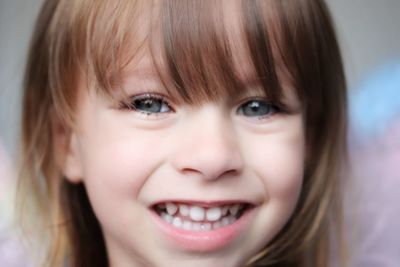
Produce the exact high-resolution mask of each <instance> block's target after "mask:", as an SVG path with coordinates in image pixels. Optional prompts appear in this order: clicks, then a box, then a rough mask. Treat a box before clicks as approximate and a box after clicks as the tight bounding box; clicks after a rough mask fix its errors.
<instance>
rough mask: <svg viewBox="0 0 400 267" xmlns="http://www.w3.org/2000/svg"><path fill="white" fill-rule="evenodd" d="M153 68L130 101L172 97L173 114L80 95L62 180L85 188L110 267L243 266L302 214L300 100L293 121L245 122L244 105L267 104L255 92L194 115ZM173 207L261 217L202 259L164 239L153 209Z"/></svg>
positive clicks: (142, 75)
mask: <svg viewBox="0 0 400 267" xmlns="http://www.w3.org/2000/svg"><path fill="white" fill-rule="evenodd" d="M239 54H240V53H239ZM151 62H152V61H151V56H150V54H149V53H146V52H145V53H144V55H143V56H142V57H141V58H140V60H138V61H137V62H135V63H136V64H135V67H134V68H131V70H132V71H130V72H128V74H127V75H126V77H125V80H124V88H126V92H127V93H128V95H129V96H138V95H143V94H145V93H149V92H151V93H153V94H157V95H162V96H166V101H168V104H169V106H170V107H171V110H168V112H164V113H158V114H146V113H143V112H141V111H138V110H124V109H121V108H120V107H119V105H116V104H115V103H114V102H111V101H109V100H108V99H105V98H104V97H102V96H101V95H99V94H96V93H95V91H94V90H93V89H91V88H89V89H88V88H84V87H83V86H81V87H80V88H79V97H78V103H77V107H78V108H77V110H76V114H77V116H76V118H77V122H76V123H77V127H76V129H74V130H73V131H72V132H71V133H69V134H67V133H60V132H59V133H57V136H56V138H57V142H58V143H60V144H61V145H60V147H67V150H66V152H65V153H63V156H62V157H61V156H60V159H59V162H61V163H60V165H61V166H62V167H61V168H62V170H63V173H64V175H65V176H66V177H67V178H68V180H69V181H70V182H72V183H84V185H85V187H86V190H87V193H88V196H89V199H90V202H91V204H92V206H93V209H94V212H95V214H96V216H97V218H98V220H99V222H100V224H101V227H102V230H103V234H104V237H105V240H106V246H107V251H108V256H109V259H110V266H112V267H128V266H129V267H132V266H157V267H164V266H165V267H168V266H176V267H181V266H182V267H183V266H192V267H200V266H201V267H217V266H226V267H238V266H243V265H244V264H245V263H246V261H247V260H248V259H249V258H250V257H251V256H253V255H254V254H255V253H256V252H258V251H259V250H260V249H262V248H263V247H264V246H265V245H266V244H267V243H268V242H269V241H270V240H271V239H272V238H273V237H274V236H275V235H276V234H277V233H278V232H279V231H280V230H281V229H282V227H283V226H284V225H285V223H286V222H287V221H288V219H289V218H290V215H291V214H292V212H293V210H294V208H295V206H296V203H297V200H298V196H299V194H300V191H301V185H302V179H303V167H304V166H303V163H304V158H305V155H304V150H305V149H304V129H303V114H302V110H301V107H300V106H301V105H300V103H299V100H298V99H297V97H296V96H295V94H294V93H293V92H292V91H291V90H286V91H285V99H284V102H285V103H286V105H287V106H288V108H289V111H290V112H289V113H280V112H271V113H270V114H267V115H265V114H264V115H263V116H246V115H243V114H240V112H238V110H239V109H240V108H241V107H243V104H245V103H246V101H249V100H254V99H256V100H258V99H262V101H265V99H264V96H263V94H260V93H259V92H258V90H256V89H254V88H251V87H249V88H247V89H248V90H247V92H246V93H245V94H244V95H242V96H238V97H236V98H235V99H221V100H220V101H218V102H214V103H203V105H200V106H198V107H194V106H189V105H186V104H182V103H178V101H176V100H175V99H173V98H172V97H171V96H169V95H168V94H167V92H166V90H165V89H163V86H162V83H161V82H160V79H159V77H158V76H157V75H156V74H155V73H156V72H155V70H154V66H153V65H152V63H151ZM240 62H243V61H240ZM243 65H245V64H242V66H243ZM244 68H245V69H246V67H244ZM240 71H242V72H246V70H240ZM244 76H246V75H244ZM82 84H85V83H82ZM149 88H150V89H149ZM165 200H179V201H182V202H184V201H201V202H216V201H226V200H240V201H246V202H250V203H252V204H253V205H254V206H255V207H254V210H253V212H252V215H251V218H250V220H249V222H248V223H247V224H246V227H245V228H244V230H243V231H242V232H241V233H240V235H239V236H237V237H236V238H235V239H233V240H232V242H230V243H229V244H228V245H226V246H224V247H222V248H219V249H216V250H213V251H208V252H207V253H204V252H201V251H196V250H193V249H189V248H182V247H180V246H177V245H176V244H175V243H173V242H170V241H169V240H168V239H167V238H166V237H165V235H164V234H163V233H162V232H161V231H160V229H159V228H158V226H157V225H156V223H155V222H154V218H153V216H152V215H151V213H152V211H151V209H150V206H151V205H154V204H155V203H158V202H163V201H165Z"/></svg>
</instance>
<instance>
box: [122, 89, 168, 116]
mask: <svg viewBox="0 0 400 267" xmlns="http://www.w3.org/2000/svg"><path fill="white" fill-rule="evenodd" d="M146 101H150V102H151V103H148V104H154V103H158V104H160V105H161V106H160V108H161V110H160V111H145V110H142V109H140V107H138V106H139V105H140V104H143V105H144V104H145V102H146ZM120 108H121V109H122V110H128V111H135V112H139V113H142V114H145V115H147V116H159V115H161V114H165V113H171V112H174V109H173V108H172V107H171V105H170V103H169V101H168V100H167V99H166V97H164V96H162V95H159V94H153V93H145V94H141V95H134V96H131V97H130V98H129V101H128V103H127V102H126V101H124V102H122V103H121V105H120ZM166 108H167V109H168V110H167V111H165V110H164V111H163V109H166Z"/></svg>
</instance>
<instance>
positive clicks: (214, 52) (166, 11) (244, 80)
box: [84, 1, 293, 105]
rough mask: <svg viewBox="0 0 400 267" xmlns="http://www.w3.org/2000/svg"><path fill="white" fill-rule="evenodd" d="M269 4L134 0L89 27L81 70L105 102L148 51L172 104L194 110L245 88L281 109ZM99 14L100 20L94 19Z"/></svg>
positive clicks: (280, 72)
mask: <svg viewBox="0 0 400 267" xmlns="http://www.w3.org/2000/svg"><path fill="white" fill-rule="evenodd" d="M271 2H273V1H235V2H234V3H235V4H234V5H229V4H225V2H224V1H161V2H157V3H152V2H150V1H148V2H147V4H146V3H143V2H141V1H139V2H138V3H136V4H135V5H132V6H130V9H127V8H124V9H120V10H118V9H115V12H123V13H126V14H125V16H118V15H117V14H115V15H113V16H110V14H107V13H108V12H109V11H107V12H105V13H103V14H99V17H98V18H97V19H96V20H95V21H93V23H94V28H96V29H99V31H93V34H92V35H91V36H90V38H89V40H88V43H89V44H90V46H89V47H90V49H89V50H88V51H87V53H86V55H87V57H86V59H87V61H86V63H85V64H84V65H86V66H92V67H91V68H92V72H91V73H92V74H93V76H92V77H93V78H94V79H93V80H94V81H95V82H96V88H97V89H99V90H100V91H101V92H104V93H106V94H107V95H109V96H113V90H114V91H115V88H116V87H117V88H120V87H122V84H123V80H124V76H126V75H125V74H126V73H127V72H128V69H129V67H130V66H134V65H135V63H137V61H138V60H139V58H140V56H141V55H142V54H143V53H142V52H143V51H150V54H151V60H152V65H153V66H154V68H155V71H156V73H157V75H158V78H160V80H161V81H162V84H163V86H164V88H165V89H166V90H167V91H168V93H169V94H170V95H172V96H173V97H174V98H175V99H177V100H178V101H182V102H184V103H188V104H194V105H199V104H201V103H203V102H215V101H219V100H222V99H229V100H231V99H235V98H236V97H238V96H241V95H245V94H246V93H247V92H248V91H249V90H251V91H256V92H258V93H260V91H261V93H262V94H264V95H265V96H266V97H267V98H268V100H269V101H271V102H273V103H275V104H277V105H279V104H280V105H283V103H281V102H282V97H283V95H284V94H283V90H282V87H283V86H285V87H289V88H292V87H293V85H292V84H291V80H292V78H291V77H286V76H288V74H289V71H288V70H287V68H286V66H284V65H283V64H282V63H283V61H282V58H283V56H282V55H280V52H281V50H279V49H278V47H279V44H278V40H280V39H281V38H278V36H277V34H276V33H279V30H278V29H274V28H276V27H277V25H279V24H277V22H276V21H274V20H275V19H276V18H272V17H271V16H272V15H271V14H273V13H275V12H277V11H279V10H278V9H277V8H276V7H275V6H274V5H273V4H271ZM230 3H231V2H230ZM139 9H140V10H141V13H140V14H139V12H137V10H139ZM106 10H107V9H104V11H106ZM135 10H136V13H132V12H133V11H135ZM128 14H130V15H128ZM132 14H133V15H132ZM106 15H107V16H108V17H109V19H108V20H104V19H102V18H101V17H102V16H106ZM121 17H122V19H121ZM132 17H135V18H136V20H133V19H132ZM277 17H279V14H278V15H277ZM110 18H111V19H115V21H114V20H111V21H110ZM124 18H125V19H124ZM149 18H150V19H149ZM102 21H103V22H104V21H107V25H113V26H108V27H105V25H102V24H104V23H102ZM272 22H273V23H272ZM96 24H99V25H96ZM100 29H102V30H100ZM107 29H109V31H107ZM96 33H97V34H96ZM89 70H90V68H89ZM89 74H90V72H89ZM88 77H90V75H89V76H88ZM88 80H91V79H88ZM89 87H93V86H89ZM122 89H124V88H122ZM123 91H125V90H123ZM125 93H126V92H125Z"/></svg>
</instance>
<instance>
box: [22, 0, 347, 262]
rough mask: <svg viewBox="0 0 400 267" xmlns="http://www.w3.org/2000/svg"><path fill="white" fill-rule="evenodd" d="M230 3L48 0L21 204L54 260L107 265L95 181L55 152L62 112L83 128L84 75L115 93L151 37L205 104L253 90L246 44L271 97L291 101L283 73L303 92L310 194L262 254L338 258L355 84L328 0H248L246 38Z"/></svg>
mask: <svg viewBox="0 0 400 267" xmlns="http://www.w3.org/2000/svg"><path fill="white" fill-rule="evenodd" d="M221 2H222V1H167V0H166V1H162V6H161V7H160V9H159V10H158V9H154V8H153V5H152V1H132V0H130V1H90V0H87V1H77V0H58V1H56V0H51V1H45V3H44V5H43V8H42V10H41V13H40V15H39V19H38V21H37V25H36V29H35V32H34V35H33V39H32V44H31V49H30V54H29V60H28V65H27V69H26V76H25V95H24V100H23V101H24V102H23V118H22V140H21V145H22V146H21V168H20V170H21V172H20V189H21V191H20V203H21V214H25V215H26V214H27V213H26V207H27V206H28V204H29V205H32V206H33V207H35V208H36V209H35V213H39V216H38V217H40V218H41V221H39V222H38V224H39V225H40V226H41V227H45V229H41V230H42V231H43V230H44V231H45V232H47V233H48V242H49V244H48V248H49V249H48V250H47V253H46V255H47V257H46V263H45V264H44V265H45V266H62V265H63V264H64V263H65V261H68V262H69V264H70V265H71V266H73V267H83V266H100V267H101V266H108V260H107V252H106V249H105V245H104V240H103V236H102V233H101V230H100V226H99V223H98V221H97V219H96V217H95V215H94V214H93V211H92V209H91V206H90V203H89V200H88V198H87V195H86V192H85V188H84V185H82V184H78V185H74V184H70V183H69V182H67V181H66V179H63V177H62V173H61V171H60V169H59V167H58V166H57V164H56V162H55V160H54V158H55V156H54V151H55V148H54V143H53V142H54V140H53V134H54V131H57V129H55V127H54V124H53V123H52V116H53V115H52V114H55V115H54V116H57V117H58V118H59V119H60V120H61V121H62V122H63V125H64V127H65V129H71V127H74V110H75V108H76V107H75V105H76V102H77V101H76V98H77V91H78V90H77V89H76V88H78V81H79V80H80V79H83V80H84V81H85V82H86V85H87V86H86V87H87V88H96V89H97V90H98V91H99V92H100V93H104V94H106V95H108V96H110V97H113V94H112V89H113V88H115V87H118V85H120V82H121V80H122V79H123V75H124V70H125V68H126V66H127V65H128V64H129V63H130V62H132V61H134V59H135V56H136V55H137V54H139V52H140V51H142V50H143V49H145V47H146V45H148V44H150V50H151V51H152V53H153V52H154V53H156V52H155V51H154V49H152V47H151V45H152V43H154V42H155V39H154V38H160V36H161V40H159V41H160V42H161V44H162V45H163V51H161V57H160V58H161V59H160V58H159V57H158V56H157V55H154V56H153V60H154V62H155V65H156V66H157V69H158V70H159V74H160V77H161V78H162V79H166V78H168V79H170V80H172V83H169V85H168V86H167V88H168V90H169V91H170V93H171V94H174V95H176V96H177V97H178V98H180V99H181V101H184V102H186V103H191V104H199V103H202V102H204V101H214V100H216V99H218V98H221V97H224V96H226V95H230V94H232V93H233V94H236V93H237V92H239V91H240V90H242V88H243V84H242V79H241V78H240V77H239V74H238V71H237V69H235V67H234V66H235V64H234V61H235V55H234V51H233V50H234V49H235V46H236V45H237V46H240V47H243V49H244V50H245V51H246V53H245V54H246V57H247V58H248V60H249V62H250V63H251V64H250V65H251V68H253V70H254V73H255V77H254V79H255V80H256V81H257V83H259V84H260V85H261V86H262V88H263V90H264V91H265V93H266V95H267V96H268V97H269V99H271V101H273V102H276V103H280V101H281V99H282V95H283V91H282V86H283V83H284V82H285V83H288V86H290V87H291V88H293V89H294V90H295V92H296V93H297V95H298V96H299V98H300V100H301V102H302V106H303V109H304V121H305V135H306V145H307V159H306V162H305V173H304V184H303V188H302V193H301V196H300V200H299V203H298V205H297V208H296V210H295V212H294V214H293V216H292V217H291V219H290V221H289V222H288V223H287V225H286V226H285V227H284V229H283V230H282V231H281V232H280V233H279V234H278V235H277V236H276V237H275V238H274V240H272V241H271V242H270V243H269V244H268V246H267V247H266V248H265V249H264V250H263V251H261V252H259V254H257V255H254V258H253V259H252V260H251V262H252V263H254V265H256V266H265V265H268V266H296V267H301V266H314V267H317V266H318V267H323V266H328V261H329V252H330V250H331V249H330V245H331V244H332V240H331V233H332V231H339V232H340V221H341V220H340V218H341V215H340V214H341V213H340V212H341V211H340V195H339V194H340V190H339V188H340V179H341V175H342V173H341V172H340V170H341V167H342V164H341V163H343V162H344V161H345V156H346V154H345V153H346V144H345V134H346V86H345V78H344V73H343V67H342V61H341V57H340V52H339V47H338V44H337V40H336V37H335V33H334V29H333V25H332V20H331V18H330V15H329V12H328V9H327V6H326V4H325V3H324V2H323V1H322V0H295V1H293V0H266V1H241V2H240V7H241V16H240V19H241V21H240V23H239V24H238V26H239V28H240V29H239V30H240V31H239V35H240V36H239V38H238V39H236V38H237V37H236V38H233V37H232V36H230V35H229V30H227V29H226V28H225V27H224V25H226V23H223V22H222V23H221V21H220V20H221V18H222V19H224V12H223V8H221V7H222V5H221V6H218V4H219V3H221ZM218 7H219V8H218ZM144 9H147V11H148V12H147V15H148V13H150V14H151V15H152V16H151V18H152V19H151V20H150V21H151V22H150V23H149V25H148V27H147V28H146V27H144V28H145V30H143V25H142V24H140V23H139V19H138V18H139V17H140V16H141V15H142V14H143V13H146V12H143V10H144ZM143 32H145V33H143ZM156 32H157V33H160V32H161V34H158V35H157V34H154V33H156ZM232 38H233V39H232ZM161 65H162V66H161ZM161 68H164V69H166V70H167V71H166V73H167V75H166V76H168V77H166V76H165V75H163V74H162V71H161ZM171 84H172V85H171ZM193 85H195V86H193ZM286 86H287V85H286ZM194 88H195V89H194ZM27 192H29V193H27ZM32 192H33V193H32ZM26 196H32V197H34V199H33V200H32V202H29V201H28V200H27V199H24V198H25V197H26ZM32 206H29V207H32ZM26 216H28V215H26ZM336 233H337V232H335V234H336ZM339 236H340V234H339ZM263 264H264V265H263Z"/></svg>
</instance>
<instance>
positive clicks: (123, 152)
mask: <svg viewBox="0 0 400 267" xmlns="http://www.w3.org/2000/svg"><path fill="white" fill-rule="evenodd" d="M88 136H90V138H87V139H86V140H85V141H84V142H82V145H81V154H82V156H83V157H82V162H83V172H84V177H83V179H84V183H85V185H86V187H87V189H88V191H94V190H96V191H103V192H101V195H104V196H108V197H115V198H123V197H126V198H132V197H135V196H137V195H138V193H139V191H140V189H141V188H142V186H143V184H144V183H145V182H146V179H147V177H149V176H151V173H152V172H153V171H154V170H155V169H156V168H157V167H158V165H159V164H160V162H161V160H160V158H161V154H162V153H161V151H160V149H161V148H160V147H159V146H157V140H162V138H161V137H160V136H155V134H153V135H149V134H148V133H147V134H145V133H143V132H140V131H135V132H134V133H133V132H132V131H126V133H124V131H123V130H121V128H119V129H118V130H103V131H102V132H101V133H91V134H89V135H88Z"/></svg>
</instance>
